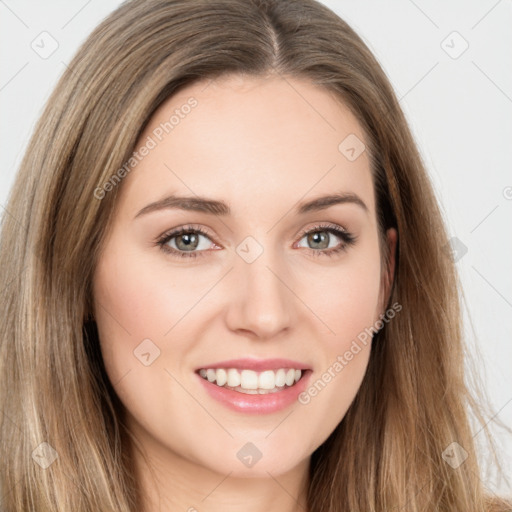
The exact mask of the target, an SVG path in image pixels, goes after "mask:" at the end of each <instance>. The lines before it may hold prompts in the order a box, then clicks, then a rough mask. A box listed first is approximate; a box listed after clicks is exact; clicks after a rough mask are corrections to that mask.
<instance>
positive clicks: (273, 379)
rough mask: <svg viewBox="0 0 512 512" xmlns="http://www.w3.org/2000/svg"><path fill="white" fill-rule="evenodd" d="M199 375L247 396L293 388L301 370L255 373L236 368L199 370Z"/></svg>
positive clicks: (290, 369)
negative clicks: (286, 387) (285, 387)
mask: <svg viewBox="0 0 512 512" xmlns="http://www.w3.org/2000/svg"><path fill="white" fill-rule="evenodd" d="M199 375H201V377H203V378H204V379H207V380H208V381H209V382H213V383H215V384H217V386H221V387H227V388H234V389H235V390H236V391H240V392H242V393H247V394H251V395H254V394H266V393H274V392H276V391H279V388H281V389H282V388H283V387H284V386H285V385H286V386H293V385H294V384H295V383H296V382H297V381H298V380H299V379H300V378H301V376H302V371H301V370H296V369H295V368H280V369H279V370H276V371H274V370H265V371H263V372H260V373H258V372H255V371H253V370H242V371H241V372H240V371H239V370H237V369H236V368H227V369H225V368H218V369H213V368H208V369H206V368H201V370H199Z"/></svg>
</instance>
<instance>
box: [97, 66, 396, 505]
mask: <svg viewBox="0 0 512 512" xmlns="http://www.w3.org/2000/svg"><path fill="white" fill-rule="evenodd" d="M292 86H293V87H292ZM299 93H300V94H299ZM191 96H193V97H194V98H195V99H196V100H197V102H198V104H197V106H196V107H195V108H194V109H193V110H192V111H191V112H190V113H189V114H188V115H187V116H185V117H184V118H183V119H180V122H179V124H178V125H177V126H175V127H174V129H173V130H172V132H170V133H169V134H167V135H166V136H165V137H163V139H162V140H161V141H159V142H158V144H157V145H156V147H155V148H153V149H151V151H150V152H149V154H147V156H145V157H144V158H143V159H142V161H140V162H139V163H138V164H137V166H136V168H135V169H134V170H133V171H131V173H130V174H129V175H127V176H126V177H125V178H124V180H123V182H122V184H121V185H119V186H122V190H121V191H120V196H119V198H118V203H117V205H116V210H115V216H114V218H113V223H112V225H111V230H110V232H109V236H108V237H107V239H106V242H105V244H104V246H103V248H102V252H101V255H100V258H99V261H98V265H97V268H96V272H95V276H94V287H93V289H94V302H95V318H96V322H97V325H98V329H99V334H100V341H101V349H102V354H103V358H104V361H105V367H106V370H107V374H108V377H109V379H110V381H111V382H112V383H113V385H114V388H115V390H116V393H117V394H118V396H119V398H120V399H121V401H122V403H123V405H124V407H125V408H126V411H127V423H128V426H129V428H130V430H131V431H132V432H133V434H134V435H135V436H136V438H137V439H138V440H139V442H140V445H141V446H142V449H143V450H144V453H145V454H146V456H147V458H148V460H149V462H150V464H151V467H152V468H153V469H154V474H152V473H151V472H150V471H148V469H147V468H146V466H145V465H144V462H143V459H142V458H141V457H140V456H139V455H138V453H137V452H136V459H135V461H134V463H135V467H136V469H137V474H138V475H139V477H140V484H141V488H142V489H143V491H144V496H145V507H146V509H147V510H148V511H150V512H156V511H161V512H167V511H176V510H182V511H187V510H191V511H192V510H199V511H209V512H231V511H233V512H234V511H239V510H244V511H247V512H261V511H265V512H273V511H277V510H279V511H280V512H288V511H289V512H292V511H298V510H302V511H303V510H305V503H306V494H305V491H306V486H307V482H308V479H307V471H308V465H309V460H310V456H311V454H312V453H313V451H314V450H315V449H316V448H317V447H318V446H320V445H321V444H322V443H323V442H324V441H325V440H326V439H327V437H328V436H329V435H330V434H331V432H332V431H333V430H334V429H335V427H336V425H338V423H339V422H340V421H341V419H342V418H343V416H344V415H345V413H346V411H347V409H348V407H349V406H350V404H351V402H352V401H353V399H354V397H355V395H356V393H357V391H358V389H359V386H360V384H361V382H362V379H363V376H364V373H365V370H366V368H367V364H368V357H369V353H370V346H371V344H370V343H369V344H367V345H366V346H364V347H363V348H362V350H361V351H359V352H358V353H357V355H355V356H354V357H353V359H352V360H351V361H349V363H348V364H347V365H346V366H345V367H344V368H343V371H341V372H339V373H338V374H336V376H335V377H334V378H332V380H331V381H330V382H329V383H328V384H327V385H326V386H325V387H324V388H323V389H322V390H321V392H319V393H318V394H317V395H316V396H315V397H313V398H312V399H311V400H310V401H309V403H307V404H301V403H299V402H298V401H294V403H293V404H291V405H290V406H288V407H285V408H284V409H282V410H279V411H275V412H271V413H263V414H248V413H244V412H240V411H235V410H232V409H230V408H228V407H226V406H225V405H224V404H223V403H220V402H219V401H217V400H215V399H214V398H212V397H211V396H210V395H209V394H208V393H207V392H205V386H204V385H203V383H202V382H201V381H200V378H199V377H198V375H197V373H196V369H198V368H199V367H204V366H207V364H208V363H212V362H215V361H223V360H227V359H238V358H258V359H266V358H289V359H293V360H296V361H300V362H304V363H305V364H306V365H307V366H308V367H309V368H310V369H311V375H309V378H310V380H309V382H310V383H313V382H315V381H316V380H317V379H319V378H320V377H321V375H322V374H323V373H324V372H325V371H326V370H327V368H329V367H332V365H333V363H334V362H335V361H336V360H337V356H338V355H340V354H344V353H345V352H346V351H347V350H348V349H349V347H350V345H351V343H352V341H353V340H354V339H355V338H356V337H357V335H358V334H360V333H361V332H362V331H363V330H364V329H365V328H367V327H369V326H372V325H373V324H374V323H375V321H376V320H377V319H378V318H379V315H380V314H382V313H383V312H384V307H385V303H386V299H387V294H388V289H387V288H386V286H385V285H384V284H383V283H384V280H382V276H383V275H385V274H386V272H387V273H388V274H387V276H388V277H390V278H391V279H392V276H393V268H394V259H393V258H391V265H390V268H388V269H383V267H382V266H381V265H382V261H381V254H380V251H379V241H378V240H379V238H378V236H379V235H378V226H377V218H376V211H375V197H374V191H373V184H372V176H371V172H370V162H369V157H368V155H367V152H366V151H365V152H363V153H362V154H361V155H360V156H359V157H358V158H357V159H355V160H354V161H349V159H347V158H346V157H345V155H343V154H342V153H341V152H340V151H339V150H338V146H339V144H340V142H341V141H342V140H343V139H345V137H347V135H349V134H355V135H356V136H357V137H358V138H359V139H360V140H364V134H363V132H362V130H361V127H360V125H359V124H358V122H357V121H356V119H355V117H354V116H353V115H352V114H351V113H350V112H349V110H348V109H347V108H346V107H345V106H344V105H343V104H341V103H340V102H339V101H337V100H336V99H335V98H334V97H333V96H332V95H331V94H329V93H328V92H326V91H325V90H323V89H321V88H319V87H317V86H314V85H313V84H310V83H309V82H307V81H305V80H299V79H291V78H287V79H286V80H283V79H282V78H280V77H276V76H271V77H266V78H255V77H241V76H230V77H227V78H226V77H223V78H221V79H217V80H215V81H213V82H211V83H209V82H206V81H202V82H197V83H195V84H193V85H191V86H188V87H187V88H185V89H183V90H181V91H179V92H178V93H177V94H175V95H174V96H172V97H171V98H170V99H168V100H167V101H166V102H165V103H164V104H163V105H162V106H161V107H160V108H159V109H158V110H157V112H156V113H155V115H154V116H153V117H152V119H151V121H150V124H149V125H148V126H147V127H146V128H145V131H144V133H143V134H142V136H141V137H140V143H139V144H138V145H137V147H139V146H140V145H141V144H143V143H144V142H145V141H146V139H147V136H148V135H151V134H152V133H153V130H154V129H155V128H156V127H158V126H159V125H160V123H162V122H165V121H168V120H169V118H170V117H171V115H172V114H173V112H174V111H175V109H176V108H180V106H182V105H183V104H185V103H186V102H187V100H188V98H190V97H191ZM334 192H339V193H351V194H353V195H354V196H357V197H358V198H359V199H360V200H361V201H362V202H363V203H364V205H365V206H366V209H365V208H363V207H361V206H360V205H358V204H356V203H355V202H345V203H339V204H335V205H332V206H329V207H328V208H325V209H321V210H312V211H309V212H306V213H301V214H300V213H297V212H296V211H295V207H296V205H297V203H298V202H304V201H308V200H312V199H314V198H317V197H319V196H324V195H332V194H333V193H334ZM170 194H175V195H180V196H194V197H195V196H201V197H208V198H212V199H215V200H219V201H224V202H225V203H227V204H228V205H229V207H230V209H231V214H230V215H225V216H219V215H213V214H211V213H206V212H198V211H190V210H188V211H187V210H183V209H176V208H167V209H161V210H158V211H152V212H149V213H145V214H142V215H140V216H138V217H136V215H137V213H138V212H139V211H140V210H141V209H142V208H144V207H145V206H147V205H148V204H150V203H152V202H155V201H158V200H160V199H163V198H165V197H167V196H169V195H170ZM135 217H136V218H135ZM326 223H327V224H330V225H335V226H339V227H340V228H342V229H345V230H346V231H348V232H349V233H350V234H352V235H353V236H355V237H356V241H355V243H354V244H346V243H345V241H344V240H343V239H342V238H341V237H339V236H338V235H336V234H333V233H330V232H329V231H325V228H324V229H322V228H319V229H316V230H314V229H313V228H316V227H317V226H318V224H322V225H323V224H326ZM190 224H192V225H193V226H194V227H200V228H202V229H203V230H205V231H206V232H207V236H205V235H202V234H200V235H198V236H199V240H198V245H197V246H195V247H196V248H195V249H194V251H195V252H196V253H201V254H200V255H198V257H197V258H193V257H189V258H187V257H180V255H179V254H176V255H174V254H169V253H167V252H165V251H164V250H163V249H162V248H161V247H160V246H159V245H158V244H156V243H155V240H156V239H158V238H159V237H161V235H163V234H165V233H168V232H170V231H171V230H172V229H174V228H180V227H182V226H185V227H187V226H189V225H190ZM306 230H307V231H308V232H309V231H312V232H313V233H314V232H315V231H317V232H321V233H322V234H323V236H324V237H328V244H326V245H324V246H322V245H321V244H320V243H319V242H318V241H317V242H316V244H315V240H314V239H313V238H312V237H311V236H310V237H309V239H308V235H307V234H306V235H303V234H302V233H303V232H304V231H306ZM248 236H250V237H252V238H253V239H255V240H256V241H257V242H258V243H259V244H260V246H261V247H262V248H263V252H262V253H261V255H260V256H259V257H257V258H256V259H255V260H254V261H252V262H251V263H248V262H247V261H246V260H245V259H244V258H242V257H241V256H240V254H242V253H237V251H236V249H237V247H238V246H239V245H240V244H241V242H243V241H244V239H246V237H248ZM387 243H388V244H389V247H390V249H391V251H392V255H393V254H394V252H395V246H396V232H395V230H389V231H388V233H387ZM166 244H167V245H166V246H167V247H171V248H172V249H174V250H175V251H180V250H181V252H186V247H185V244H183V242H181V243H180V237H179V236H177V237H174V238H173V239H172V241H168V242H167V243H166ZM344 245H345V249H344V250H341V251H339V252H337V253H333V254H332V256H330V257H329V256H326V255H325V254H315V253H322V252H324V253H325V252H327V251H328V250H330V249H331V248H335V247H340V246H344ZM184 247H185V248H184ZM251 247H252V248H251V249H250V250H251V251H254V250H255V249H254V246H251ZM324 247H328V249H326V248H324ZM145 339H150V340H151V342H152V343H153V344H154V345H156V346H157V347H158V349H159V350H160V355H159V357H158V358H156V359H155V360H154V361H153V362H152V363H151V364H150V365H147V366H146V365H144V364H142V363H141V362H140V360H139V359H137V358H136V357H135V356H134V350H135V349H136V348H137V347H138V346H139V345H140V343H141V342H142V341H143V340H145ZM150 346H153V345H150ZM151 350H153V349H151ZM249 442H250V443H253V444H254V445H255V446H256V447H257V449H258V450H259V452H261V454H262V455H261V459H260V460H259V461H258V462H257V463H256V464H254V465H253V466H251V467H248V466H246V465H245V464H242V462H241V461H240V459H239V458H238V457H237V453H238V452H239V450H240V449H241V448H242V447H243V446H244V445H245V444H246V443H249ZM153 477H154V478H153Z"/></svg>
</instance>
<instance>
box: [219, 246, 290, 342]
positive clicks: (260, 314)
mask: <svg viewBox="0 0 512 512" xmlns="http://www.w3.org/2000/svg"><path fill="white" fill-rule="evenodd" d="M230 278H231V280H232V281H231V283H233V287H234V289H233V293H232V295H231V296H230V298H229V307H228V312H227V316H226V322H227V324H228V327H229V328H230V329H231V330H232V331H238V332H239V333H251V335H252V336H253V337H256V338H261V339H270V338H273V337H276V336H278V335H279V334H280V333H281V332H282V331H285V330H286V329H288V328H289V327H290V325H291V322H292V321H293V305H294V295H293V292H292V290H290V288H291V286H290V285H289V284H288V283H287V275H286V272H285V271H284V268H283V266H282V265H278V263H277V262H276V259H275V258H271V257H270V254H268V252H267V251H264V252H263V254H262V255H261V256H260V257H259V258H258V259H256V260H255V261H253V262H252V263H247V262H246V261H244V260H243V259H242V258H237V261H236V262H235V268H234V269H233V271H232V272H231V277H230ZM288 281H289V278H288Z"/></svg>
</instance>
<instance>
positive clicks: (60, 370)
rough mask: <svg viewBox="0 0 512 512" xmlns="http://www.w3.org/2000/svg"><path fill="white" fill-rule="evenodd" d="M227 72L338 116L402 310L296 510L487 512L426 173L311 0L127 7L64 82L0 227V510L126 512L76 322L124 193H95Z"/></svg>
mask: <svg viewBox="0 0 512 512" xmlns="http://www.w3.org/2000/svg"><path fill="white" fill-rule="evenodd" d="M228 73H243V74H246V75H253V76H254V75H258V76H262V75H267V74H272V73H273V74H278V75H280V76H282V77H301V78H306V79H308V80H310V81H311V82H313V83H315V84H318V85H321V86H323V87H324V88H325V90H326V91H330V92H331V93H332V94H334V95H335V96H336V97H337V98H339V100H340V101H342V102H344V103H345V104H346V105H347V106H348V107H349V108H350V109H351V110H352V112H353V113H354V114H355V115H356V117H357V119H358V121H359V122H360V124H361V126H362V127H363V130H364V132H365V133H366V138H367V141H366V142H367V143H368V150H369V153H370V155H371V162H372V172H373V178H374V185H375V193H376V198H377V214H378V220H379V229H380V232H381V235H383V234H384V232H385V230H386V229H387V228H389V227H391V226H394V227H396V229H397V230H398V233H399V243H398V255H397V263H396V265H397V266H396V273H395V279H394V283H393V287H392V293H391V297H390V299H389V302H390V303H395V302H398V303H399V304H401V305H402V311H401V312H400V314H399V315H397V317H396V318H395V319H394V320H393V321H392V322H389V323H388V324H386V325H385V326H384V328H383V329H382V330H381V331H379V332H378V334H376V335H375V337H374V343H373V347H372V352H371V357H370V362H369V367H368V370H367V373H366V375H365V378H364V381H363V383H362V386H361V388H360V390H359V392H358V394H357V397H356V399H355V401H354V402H353V404H352V405H351V407H350V409H349V411H348V412H347V414H346V416H345V417H344V419H343V420H342V421H341V423H340V424H339V425H338V426H337V428H336V429H335V430H334V432H333V433H332V434H331V435H330V437H329V438H328V439H327V440H326V442H325V443H324V444H323V445H322V446H320V447H319V448H318V449H317V450H316V451H315V452H314V453H313V455H312V459H311V465H310V483H309V489H308V504H307V506H308V511H309V512H327V511H329V512H338V511H342V510H361V511H365V512H366V511H375V512H379V511H382V512H383V511H387V512H389V511H398V510H407V511H409V512H413V511H414V512H419V511H432V512H433V511H451V512H453V511H460V510H464V511H465V512H477V511H478V512H482V511H484V510H490V509H491V505H493V506H496V507H497V508H496V510H498V509H499V510H505V508H506V504H505V502H501V500H498V499H495V500H494V501H491V500H490V499H488V498H487V497H486V495H485V492H484V490H483V487H482V484H481V481H480V480H479V456H478V454H477V453H476V451H475V446H474V441H473V437H472V432H471V428H470V423H469V416H468V415H469V409H472V410H473V411H474V413H475V415H476V417H477V418H479V419H480V420H481V421H482V423H483V421H484V420H483V416H482V415H481V414H480V412H479V411H480V409H479V408H478V407H477V404H476V402H475V401H474V399H473V398H472V395H471V394H470V393H469V392H468V389H467V385H466V384H465V379H464V374H463V359H464V351H463V345H462V328H461V314H460V310H459V308H460V306H459V302H458V289H459V283H458V279H457V275H456V272H455V268H454V262H453V261H452V259H451V258H450V257H449V254H448V253H447V251H446V250H445V247H446V245H447V243H448V237H447V234H446V231H445V228H444V226H443V222H442V217H441V214H440V210H439V207H438V204H437V202H436V199H435V196H434V193H433V191H432V187H431V184H430V182H429V179H428V176H427V173H426V171H425V168H424V165H423V163H422V161H421V159H420V156H419V154H418V151H417V149H416V146H415V143H414V140H413V138H412V136H411V132H410V130H409V128H408V125H407V122H406V120H405V118H404V115H403V113H402V111H401V109H400V107H399V104H398V102H397V99H396V97H395V95H394V92H393V90H392V88H391V86H390V83H389V81H388V79H387V78H386V76H385V74H384V72H383V71H382V69H381V67H380V66H379V64H378V63H377V61H376V59H375V58H374V56H373V55H372V53H371V52H370V51H369V49H368V48H367V47H366V45H365V44H364V43H363V41H362V40H361V39H360V38H359V37H358V35H357V34H356V33H355V32H354V31H353V30H352V29H351V28H350V27H349V26H348V25H347V24H346V23H345V22H344V21H343V20H341V19H340V18H339V17H338V16H336V15H335V14H334V13H333V12H331V11H330V10H329V9H327V8H326V7H324V6H322V5H321V4H319V3H317V2H315V1H314V0H294V1H292V0H133V1H129V2H125V3H124V4H123V5H121V6H120V7H119V8H118V9H117V10H116V11H115V12H113V13H112V14H111V15H110V16H109V17H108V18H107V19H106V20H105V21H103V22H102V23H101V24H100V25H99V26H98V27H97V28H96V29H95V30H94V32H93V33H92V34H91V35H90V37H89V38H88V39H87V40H86V41H85V43H84V44H83V45H82V47H81V48H80V49H79V51H78V53H77V55H76V56H75V58H74V59H73V61H72V62H71V64H70V65H69V67H68V68H67V69H66V71H65V72H64V74H63V76H62V77H61V79H60V81H59V83H58V85H57V86H56V88H55V90H54V92H53V94H52V96H51V98H50V99H49V101H48V103H47V105H46V108H45V110H44V112H43V114H42V116H41V119H40V120H39V122H38V124H37V126H36V129H35V132H34V134H33V136H32V138H31V141H30V143H29V146H28V150H27V152H26V154H25V156H24V159H23V161H22V163H21V167H20V170H19V173H18V175H17V179H16V181H15V184H14V187H13V189H12V191H11V195H10V199H9V203H8V205H7V211H8V212H9V214H8V215H4V217H3V222H2V232H1V240H0V244H1V245H0V267H1V268H2V274H1V276H0V289H1V290H2V294H1V297H0V314H1V317H2V323H1V325H0V356H1V357H0V383H1V384H0V406H1V408H2V409H1V410H2V412H3V414H2V415H1V418H0V436H1V441H0V443H1V453H0V460H1V464H2V474H1V477H0V482H1V493H2V496H1V498H2V510H4V511H5V512H22V511H23V512H26V511H27V510H31V511H37V512H42V511H50V510H51V511H56V510H59V511H66V512H69V511H70V510H72V511H74V512H86V511H87V512H89V511H91V510H95V511H105V512H106V511H112V510H116V511H118V512H133V511H138V510H141V506H142V505H141V503H140V496H139V490H138V488H137V481H136V479H135V477H134V474H133V468H132V467H131V462H130V450H131V449H132V447H133V444H132V441H134V440H133V439H131V436H130V433H129V432H128V431H127V429H126V426H125V422H124V419H123V415H122V408H121V404H120V402H119V400H118V399H117V397H116V395H115V392H114V391H113V388H112V386H111V384H110V383H109V382H108V378H107V376H106V373H105V370H104V367H103V364H102V360H101V353H100V351H99V340H98V334H97V331H96V329H95V324H94V321H93V319H92V318H91V311H92V310H91V305H92V296H91V282H92V276H93V273H94V269H95V265H96V262H97V260H98V256H99V251H100V249H101V246H102V242H103V240H104V239H105V235H106V231H107V229H108V227H109V220H110V219H111V215H112V213H113V211H114V207H115V204H116V197H117V195H118V193H119V190H120V188H121V187H122V183H119V185H117V186H114V187H111V188H112V190H109V191H108V192H107V193H103V192H102V193H101V196H102V197H101V198H98V189H99V188H101V187H102V186H103V185H104V184H105V183H107V182H109V180H111V179H112V176H114V175H115V173H116V171H118V169H120V168H122V166H123V165H124V163H125V162H126V161H128V159H129V158H130V156H131V154H132V152H133V150H134V147H135V144H136V142H137V139H138V138H139V136H140V134H141V132H142V130H143V129H144V127H145V126H146V124H147V123H148V121H149V119H150V117H151V115H152V114H153V113H154V112H155V110H156V109H157V108H158V107H159V105H161V104H162V102H163V101H164V100H165V99H167V98H168V97H169V96H170V95H172V94H173V93H175V92H176V91H177V90H178V89H180V88H182V87H184V86H186V85H189V84H191V83H192V82H194V81H195V80H199V79H205V78H211V79H215V78H216V77H219V76H222V75H225V74H228ZM383 258H384V259H385V258H386V253H385V251H383ZM484 428H485V425H484ZM452 442H457V443H458V445H460V446H461V447H462V448H463V449H464V450H465V452H467V453H468V458H467V460H465V462H464V463H463V464H461V465H460V466H459V467H457V468H453V467H451V466H450V465H449V464H447V463H446V461H445V460H444V458H443V455H442V454H443V451H444V450H445V449H446V448H447V446H449V445H450V444H451V443H452ZM51 461H53V463H50V462H51ZM500 503H501V508H499V507H498V505H499V504H500Z"/></svg>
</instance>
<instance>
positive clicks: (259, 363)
mask: <svg viewBox="0 0 512 512" xmlns="http://www.w3.org/2000/svg"><path fill="white" fill-rule="evenodd" d="M202 368H204V369H205V370H207V369H208V368H211V369H213V370H215V369H217V368H225V369H228V368H237V369H238V370H254V371H255V372H262V371H264V370H279V368H295V369H296V370H310V369H311V368H310V367H309V366H308V365H306V364H304V363H300V362H298V361H292V360H291V359H230V360H228V361H219V362H218V363H212V364H207V365H205V366H200V367H199V368H197V371H199V370H200V369H202ZM301 380H302V379H301ZM299 382H300V381H299Z"/></svg>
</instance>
